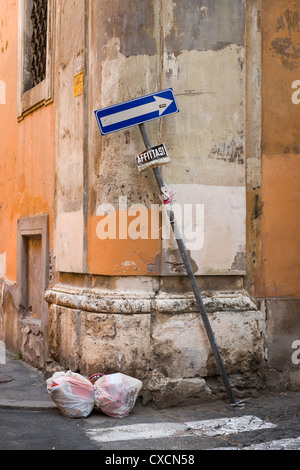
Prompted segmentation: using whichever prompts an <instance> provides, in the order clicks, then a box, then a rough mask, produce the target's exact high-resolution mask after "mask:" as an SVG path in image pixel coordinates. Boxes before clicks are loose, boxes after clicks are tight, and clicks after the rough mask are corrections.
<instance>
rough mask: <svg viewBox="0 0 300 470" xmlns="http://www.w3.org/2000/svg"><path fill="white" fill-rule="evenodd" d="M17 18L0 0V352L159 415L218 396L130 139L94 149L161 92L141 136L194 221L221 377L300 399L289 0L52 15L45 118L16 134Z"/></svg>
mask: <svg viewBox="0 0 300 470" xmlns="http://www.w3.org/2000/svg"><path fill="white" fill-rule="evenodd" d="M18 4H19V2H17V1H8V0H3V1H2V2H1V4H0V21H1V30H0V120H1V141H0V225H1V232H0V339H2V338H3V339H4V340H5V341H6V344H7V348H8V349H10V350H12V351H17V350H18V349H21V350H22V352H23V355H24V358H25V359H26V360H28V361H29V362H31V363H32V364H33V365H36V366H37V367H40V368H45V367H47V360H48V359H49V360H53V361H56V362H58V363H59V364H61V365H62V366H63V367H65V368H70V369H72V370H79V371H80V372H82V373H83V374H86V375H89V374H92V373H93V372H102V371H104V372H106V373H109V372H116V371H122V372H124V373H127V374H129V375H133V376H136V377H138V378H140V379H141V380H143V399H144V401H145V402H147V401H149V400H153V401H154V402H155V403H156V404H157V405H158V406H162V405H170V404H176V403H179V402H182V401H186V400H189V399H193V398H203V397H205V398H207V397H209V396H210V395H211V393H212V392H214V391H215V389H216V388H217V389H220V387H219V386H220V381H219V382H218V380H216V379H215V376H216V375H218V370H217V368H216V364H215V360H214V358H213V355H212V352H211V349H210V346H209V344H208V340H207V337H206V333H205V331H204V327H203V324H202V320H201V318H200V316H199V313H198V311H197V307H196V304H195V301H194V297H193V295H192V293H191V288H190V285H189V282H188V279H187V276H186V273H185V272H184V269H183V264H182V261H181V259H180V256H179V253H178V250H177V246H176V243H175V241H174V240H173V239H171V240H169V239H168V238H167V237H164V236H163V234H165V231H166V220H165V219H164V218H161V219H156V218H154V217H153V205H156V206H155V207H156V208H157V207H160V205H161V200H160V198H159V196H158V188H157V185H156V181H155V178H154V175H153V173H152V172H151V170H149V171H147V172H143V173H139V172H138V170H137V168H136V163H135V156H136V154H138V153H140V152H141V151H143V150H144V144H143V140H142V137H141V135H140V132H139V129H138V128H130V129H127V130H126V131H123V132H119V133H115V134H111V135H108V136H105V137H103V136H101V134H100V132H99V129H98V126H97V122H96V119H95V117H94V111H95V110H96V109H99V108H102V107H105V106H109V105H112V104H115V103H119V102H122V101H125V100H129V99H132V98H136V97H139V96H142V95H145V94H148V93H152V92H154V91H156V90H161V89H164V88H168V87H172V88H173V90H174V93H175V96H176V100H177V103H178V105H179V109H180V113H178V114H176V115H170V116H168V117H165V118H163V119H161V120H156V121H153V122H150V123H148V124H147V125H146V128H147V132H148V134H149V137H150V140H151V143H152V144H153V145H156V144H160V143H162V142H164V143H165V145H166V147H167V150H168V152H169V155H170V157H171V164H169V165H167V166H164V167H163V168H162V173H163V177H164V180H165V182H166V184H167V185H168V186H170V188H171V189H172V190H173V191H174V193H175V196H174V203H175V204H176V205H177V208H178V209H182V210H183V208H184V204H186V205H189V207H193V211H192V212H189V213H187V214H186V215H187V217H186V219H189V230H190V231H185V230H183V235H184V238H185V242H186V246H187V248H188V252H189V255H190V257H191V262H192V266H193V269H194V272H195V274H196V276H197V282H198V284H199V287H200V289H201V291H202V292H203V298H204V303H205V305H206V308H207V312H208V315H209V318H210V320H211V324H212V327H213V330H214V332H215V335H216V340H217V343H218V346H219V348H220V352H221V356H222V358H223V359H224V362H225V366H226V369H227V372H228V373H229V374H230V380H231V382H232V384H233V386H234V388H235V390H236V392H237V393H239V391H241V393H242V389H247V390H250V389H252V390H255V389H256V390H258V389H259V387H260V386H263V385H264V384H265V383H267V384H270V385H272V386H273V385H274V383H275V382H276V383H277V384H279V386H280V387H282V388H284V387H287V386H289V385H291V386H293V387H296V386H297V383H298V385H299V372H298V369H297V364H293V363H292V361H291V355H292V353H293V349H292V347H291V346H292V344H295V340H298V339H300V338H298V337H299V319H298V316H299V299H298V297H299V253H298V241H299V239H298V232H299V230H298V229H299V214H298V212H299V211H298V210H297V208H298V202H299V188H298V186H299V185H298V184H297V183H298V177H299V165H298V154H299V151H298V149H299V148H300V146H299V142H298V140H299V119H297V118H298V106H300V104H298V101H300V93H299V92H298V88H300V86H299V83H298V81H299V80H300V77H299V75H298V73H299V53H298V52H299V51H298V49H299V48H298V45H299V11H300V9H299V1H292V0H290V1H288V2H283V1H282V0H276V1H273V2H269V1H263V2H261V1H260V0H248V1H243V0H207V1H204V0H199V1H194V0H181V1H174V0H164V1H162V0H146V1H143V2H138V1H137V0H132V1H121V0H114V1H113V2H112V1H111V0H110V1H109V0H101V1H100V0H85V1H81V0H66V1H64V2H53V1H50V0H49V5H51V8H52V10H51V11H52V12H55V22H54V24H55V28H54V26H53V25H52V26H51V27H53V31H54V30H55V43H54V41H53V48H54V45H55V55H54V49H53V55H52V57H55V80H54V85H55V105H54V103H52V102H51V100H50V101H47V102H45V103H43V106H41V107H35V108H34V110H33V109H31V111H30V110H29V111H28V112H27V111H26V113H25V114H24V115H22V119H20V114H17V108H18V106H19V103H18V100H17V95H18V77H19V76H20V70H19V66H20V65H19V66H17V64H18V60H17V58H18V53H20V43H19V45H18V41H17V34H16V32H17V29H18V24H20V11H18ZM20 4H21V3H20ZM55 5H56V11H54V9H53V8H54V6H55ZM261 39H262V49H261ZM262 64H263V66H262ZM261 67H262V68H261ZM261 72H262V74H261ZM293 87H294V88H293ZM3 90H4V91H3ZM4 92H5V98H3V93H4ZM3 103H5V104H3ZM45 104H47V106H44V105H45ZM299 109H300V108H299ZM18 117H19V121H18ZM3 123H4V124H3ZM3 125H4V126H5V127H4V128H5V132H3ZM107 204H110V208H108V206H106V209H105V208H104V205H107ZM112 209H114V210H115V212H113V214H115V215H116V216H117V218H116V220H117V224H116V229H117V230H116V237H115V238H109V237H108V238H106V239H105V238H104V239H101V236H100V235H101V228H103V221H105V217H107V216H106V215H105V213H104V212H105V210H106V211H107V210H112ZM138 211H140V212H138ZM143 211H144V212H143ZM141 214H144V219H142V218H140V219H139V217H141ZM183 214H184V212H183ZM139 220H140V221H141V220H142V221H143V223H142V225H141V226H140V227H139V226H138V225H139ZM48 224H49V226H48ZM101 224H102V225H101ZM143 224H144V225H143ZM182 228H183V229H184V228H185V226H184V225H183V227H182ZM133 229H134V230H133ZM48 230H49V240H48V245H47V244H44V243H43V240H44V238H45V233H46V232H47V233H48ZM132 230H133V231H135V232H134V233H135V234H136V235H138V230H140V235H141V236H140V237H137V239H134V238H133V237H131V236H130V234H131V233H132ZM191 233H192V235H193V237H192V238H190V235H191ZM102 235H103V233H102ZM279 241H280V243H279ZM27 242H28V243H27ZM45 253H46V254H47V256H46V258H45ZM48 255H49V256H48ZM41 256H42V257H43V258H42V259H41ZM49 259H50V263H51V270H49ZM34 267H38V269H39V270H43V272H44V273H45V272H46V271H47V273H48V275H49V276H50V274H51V284H50V286H49V289H47V291H46V295H45V299H46V301H47V306H48V305H49V310H47V315H46V316H45V311H44V307H43V306H42V307H40V305H41V303H40V300H41V299H40V298H39V297H36V295H37V292H36V291H35V290H34V289H33V286H35V285H38V284H40V287H39V290H43V288H44V287H45V285H46V284H45V283H43V282H41V283H40V282H38V283H37V282H36V279H38V277H37V272H36V271H35V270H34ZM49 271H51V273H50V272H49ZM24 273H25V275H24ZM39 281H40V279H39ZM47 286H48V284H47ZM47 286H46V287H47ZM24 296H25V297H24ZM250 296H251V298H250ZM24 299H25V300H26V299H27V301H28V300H29V301H30V299H32V301H30V302H31V304H32V305H27V304H26V302H25V303H24ZM27 303H28V302H27ZM30 307H31V310H30ZM40 308H42V310H43V311H42V312H38V310H39V309H40ZM48 315H49V318H48ZM48 322H49V330H48ZM48 342H49V348H48ZM278 345H280V347H279V346H278ZM265 365H267V368H264V366H265ZM265 372H266V377H265V375H264V373H265ZM265 379H266V381H265Z"/></svg>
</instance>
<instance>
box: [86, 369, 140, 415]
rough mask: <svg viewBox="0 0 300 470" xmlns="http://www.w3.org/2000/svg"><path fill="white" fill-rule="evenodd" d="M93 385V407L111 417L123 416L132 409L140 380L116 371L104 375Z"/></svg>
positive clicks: (138, 390)
mask: <svg viewBox="0 0 300 470" xmlns="http://www.w3.org/2000/svg"><path fill="white" fill-rule="evenodd" d="M94 387H95V408H96V409H100V410H101V411H102V412H103V413H104V414H106V415H107V416H110V417H112V418H124V417H125V416H128V415H129V413H130V412H131V410H132V409H133V407H134V405H135V402H136V399H137V397H138V395H139V393H140V390H141V388H142V382H141V381H140V380H138V379H134V378H133V377H129V376H128V375H124V374H121V373H119V372H118V373H116V374H110V375H104V376H103V377H101V378H100V379H98V380H97V381H96V382H95V385H94Z"/></svg>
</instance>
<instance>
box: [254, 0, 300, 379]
mask: <svg viewBox="0 0 300 470" xmlns="http://www.w3.org/2000/svg"><path fill="white" fill-rule="evenodd" d="M262 41H263V49H262V51H263V60H262V76H263V80H262V85H263V86H262V105H263V107H262V110H263V114H262V204H263V207H262V225H261V237H262V255H261V256H262V269H261V273H262V274H261V283H260V285H259V286H257V289H256V294H257V295H258V296H261V297H262V298H266V299H267V300H266V301H265V309H266V315H267V319H268V321H267V338H268V364H269V367H270V372H272V373H273V374H274V376H275V381H277V383H280V384H281V386H282V384H283V383H285V384H286V383H290V384H291V385H292V386H299V382H300V375H299V365H298V364H297V361H296V363H293V361H292V355H293V352H294V349H293V344H294V342H295V341H298V340H299V338H300V305H299V295H300V270H299V266H300V254H299V242H300V236H299V229H300V215H299V204H300V189H299V180H300V159H299V152H300V120H299V116H300V114H299V113H300V104H299V103H300V100H299V99H298V97H299V87H300V82H299V79H300V49H299V44H300V2H299V1H290V0H287V1H282V0H276V1H272V2H271V1H268V0H267V1H263V2H262ZM271 375H272V374H271Z"/></svg>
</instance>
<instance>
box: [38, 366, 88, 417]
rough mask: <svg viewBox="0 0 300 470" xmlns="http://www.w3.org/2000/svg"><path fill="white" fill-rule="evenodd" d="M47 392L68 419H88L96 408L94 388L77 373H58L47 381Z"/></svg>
mask: <svg viewBox="0 0 300 470" xmlns="http://www.w3.org/2000/svg"><path fill="white" fill-rule="evenodd" d="M46 383H47V390H48V393H49V395H50V397H51V398H52V400H53V401H54V403H55V404H56V406H57V408H58V409H59V410H60V412H61V413H62V414H63V415H64V416H66V417H68V418H86V417H87V416H89V414H90V413H91V412H92V410H93V408H94V406H95V400H94V386H93V384H92V383H91V382H90V381H89V380H88V379H86V378H85V377H83V376H82V375H80V374H77V373H75V372H71V371H68V372H56V373H55V374H54V375H53V376H52V377H51V378H50V379H48V380H47V381H46Z"/></svg>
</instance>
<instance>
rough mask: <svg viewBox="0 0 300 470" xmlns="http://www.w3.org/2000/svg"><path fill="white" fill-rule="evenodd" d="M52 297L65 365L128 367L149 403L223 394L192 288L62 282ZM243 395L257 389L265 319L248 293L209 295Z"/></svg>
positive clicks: (88, 371)
mask: <svg viewBox="0 0 300 470" xmlns="http://www.w3.org/2000/svg"><path fill="white" fill-rule="evenodd" d="M46 300H47V302H48V303H49V310H50V327H49V351H50V356H51V359H53V360H54V361H55V362H57V363H58V364H60V365H61V366H62V367H64V368H65V369H71V370H74V371H80V372H81V373H82V374H83V375H86V376H89V375H92V374H94V373H97V372H104V373H106V374H109V373H114V372H122V373H124V374H127V375H131V376H133V377H136V378H139V379H140V380H142V382H143V390H142V397H143V402H144V403H148V402H153V403H154V404H155V405H156V406H158V407H165V406H172V405H178V404H180V403H187V402H190V403H192V402H194V401H195V400H198V401H203V400H210V399H213V398H214V397H216V396H218V397H219V396H221V395H224V387H223V384H222V382H221V380H220V379H219V371H218V367H217V364H216V362H215V358H214V356H213V354H212V351H211V347H210V344H209V341H208V338H207V335H206V332H205V329H204V326H203V323H202V319H201V315H200V313H198V312H197V306H196V303H195V300H194V297H193V296H192V294H188V295H183V294H181V295H174V294H169V293H166V292H164V293H155V292H153V293H152V294H149V292H148V294H145V292H140V293H139V292H135V293H132V292H131V293H129V292H123V293H116V292H114V293H112V292H103V291H102V290H99V289H96V288H95V289H83V288H78V289H77V288H74V287H70V288H68V287H67V286H65V285H56V286H55V287H54V288H52V289H51V290H48V292H47V293H46ZM203 301H204V305H205V307H206V310H207V313H208V315H209V319H210V322H211V325H212V329H213V331H214V334H215V338H216V342H217V344H218V347H219V350H220V354H221V357H222V359H223V361H224V364H225V368H226V371H227V374H228V375H229V376H230V380H233V382H234V383H233V386H234V388H235V391H236V393H237V394H238V395H239V396H241V395H243V391H244V392H245V390H247V393H249V389H250V388H252V389H253V391H254V390H255V389H256V390H257V381H258V380H259V379H258V377H260V376H261V365H262V361H263V351H264V334H263V332H264V318H263V314H262V313H261V312H260V311H259V310H258V309H257V307H256V305H255V304H254V303H253V302H252V301H251V299H250V298H249V297H248V296H247V295H246V293H245V292H243V291H239V292H236V291H235V292H214V293H207V294H205V295H203Z"/></svg>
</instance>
